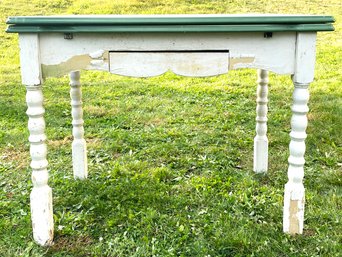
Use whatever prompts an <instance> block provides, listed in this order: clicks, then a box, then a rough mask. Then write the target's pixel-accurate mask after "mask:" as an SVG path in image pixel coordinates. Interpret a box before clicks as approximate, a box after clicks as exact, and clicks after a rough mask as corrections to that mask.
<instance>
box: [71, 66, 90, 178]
mask: <svg viewBox="0 0 342 257" xmlns="http://www.w3.org/2000/svg"><path fill="white" fill-rule="evenodd" d="M70 97H71V106H72V110H71V114H72V118H73V120H72V125H73V129H72V134H73V136H74V140H73V142H72V164H73V171H74V177H75V179H85V178H87V176H88V164H87V145H86V141H85V140H84V128H83V123H84V121H83V110H82V90H81V83H80V72H79V71H73V72H71V73H70Z"/></svg>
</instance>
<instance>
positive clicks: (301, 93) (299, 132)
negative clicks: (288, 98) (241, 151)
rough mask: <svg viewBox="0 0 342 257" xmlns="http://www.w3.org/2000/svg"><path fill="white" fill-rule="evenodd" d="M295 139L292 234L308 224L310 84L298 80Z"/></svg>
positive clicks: (288, 224) (289, 195)
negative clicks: (306, 170) (306, 157)
mask: <svg viewBox="0 0 342 257" xmlns="http://www.w3.org/2000/svg"><path fill="white" fill-rule="evenodd" d="M294 86H295V89H294V92H293V105H292V113H293V114H292V119H291V133H290V137H291V142H290V157H289V168H288V179H289V180H288V182H287V184H286V185H285V195H284V216H283V230H284V232H286V233H290V234H301V233H303V224H304V199H305V198H304V193H305V190H304V186H303V177H304V163H305V160H304V153H305V141H304V140H305V138H306V133H305V130H306V127H307V123H308V121H307V117H306V114H307V112H308V111H309V108H308V106H307V103H308V101H309V91H308V86H309V84H299V83H297V82H294Z"/></svg>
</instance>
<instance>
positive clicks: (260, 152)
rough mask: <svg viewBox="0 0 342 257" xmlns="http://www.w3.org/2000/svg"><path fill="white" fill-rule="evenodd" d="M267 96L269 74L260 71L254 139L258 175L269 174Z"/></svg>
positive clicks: (255, 167)
mask: <svg viewBox="0 0 342 257" xmlns="http://www.w3.org/2000/svg"><path fill="white" fill-rule="evenodd" d="M267 95H268V72H267V71H265V70H258V88H257V108H256V113H257V117H256V136H255V138H254V163H253V164H254V165H253V170H254V171H255V172H256V173H264V172H267V168H268V139H267V136H266V133H267V102H268V99H267Z"/></svg>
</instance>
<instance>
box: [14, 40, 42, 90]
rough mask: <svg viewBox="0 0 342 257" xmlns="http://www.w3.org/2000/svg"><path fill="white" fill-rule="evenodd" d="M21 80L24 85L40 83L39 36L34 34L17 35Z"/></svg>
mask: <svg viewBox="0 0 342 257" xmlns="http://www.w3.org/2000/svg"><path fill="white" fill-rule="evenodd" d="M19 47H20V65H21V80H22V83H23V84H24V85H29V86H33V85H40V84H41V83H42V76H41V68H40V51H39V50H40V47H39V35H38V34H36V33H23V34H19Z"/></svg>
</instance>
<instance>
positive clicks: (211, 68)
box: [109, 52, 229, 77]
mask: <svg viewBox="0 0 342 257" xmlns="http://www.w3.org/2000/svg"><path fill="white" fill-rule="evenodd" d="M228 61H229V53H228V52H171V53H170V52H167V53H165V52H152V53H151V52H143V53H141V52H130V53H127V52H124V53H122V52H112V53H110V54H109V63H110V72H111V73H114V74H118V75H124V76H131V77H152V76H158V75H161V74H163V73H165V72H167V71H169V70H170V71H172V72H174V73H175V74H178V75H182V76H191V77H208V76H214V75H219V74H224V73H227V72H228V66H229V63H228Z"/></svg>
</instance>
